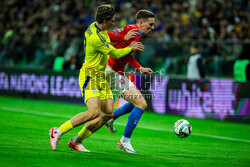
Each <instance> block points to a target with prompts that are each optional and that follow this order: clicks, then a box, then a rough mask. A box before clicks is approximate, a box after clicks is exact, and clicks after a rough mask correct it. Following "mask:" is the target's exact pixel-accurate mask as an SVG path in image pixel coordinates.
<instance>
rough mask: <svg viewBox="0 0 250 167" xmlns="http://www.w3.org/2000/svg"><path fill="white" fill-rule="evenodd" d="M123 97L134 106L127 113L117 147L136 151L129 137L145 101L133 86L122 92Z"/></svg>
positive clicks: (141, 112) (144, 106) (145, 105)
mask: <svg viewBox="0 0 250 167" xmlns="http://www.w3.org/2000/svg"><path fill="white" fill-rule="evenodd" d="M123 98H124V99H125V100H127V101H128V102H130V103H131V104H133V106H134V108H133V109H132V111H131V113H130V115H129V118H128V122H127V125H126V128H125V131H124V134H123V136H122V138H121V140H120V141H119V143H118V147H119V148H121V149H123V150H124V151H126V152H129V153H136V152H135V150H134V149H133V147H132V145H131V143H130V138H131V135H132V133H133V131H134V129H135V127H136V126H137V124H138V122H139V120H140V118H141V115H142V114H143V112H144V109H145V108H146V107H147V103H146V100H145V99H144V98H143V96H142V94H141V92H140V91H139V90H138V89H137V88H136V87H135V86H133V87H130V88H129V89H128V90H126V91H125V92H124V93H123Z"/></svg>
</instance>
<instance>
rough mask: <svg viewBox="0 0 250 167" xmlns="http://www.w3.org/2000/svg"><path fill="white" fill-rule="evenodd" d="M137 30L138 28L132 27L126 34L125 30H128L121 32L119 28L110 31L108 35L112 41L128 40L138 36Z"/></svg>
mask: <svg viewBox="0 0 250 167" xmlns="http://www.w3.org/2000/svg"><path fill="white" fill-rule="evenodd" d="M137 31H138V30H137V29H132V30H130V31H128V32H127V33H126V34H125V35H124V32H126V31H123V32H119V31H118V30H114V31H111V32H108V36H109V38H110V40H111V43H113V42H122V41H128V40H130V39H132V38H134V37H136V35H137V33H138V32H137Z"/></svg>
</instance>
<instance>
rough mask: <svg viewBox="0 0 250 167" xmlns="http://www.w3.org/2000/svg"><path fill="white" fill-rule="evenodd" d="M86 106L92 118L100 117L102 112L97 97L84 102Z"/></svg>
mask: <svg viewBox="0 0 250 167" xmlns="http://www.w3.org/2000/svg"><path fill="white" fill-rule="evenodd" d="M86 106H87V108H88V112H90V113H91V114H92V115H93V117H94V118H96V117H98V116H100V114H101V111H102V110H101V101H100V97H99V96H97V97H92V98H89V99H88V100H87V102H86Z"/></svg>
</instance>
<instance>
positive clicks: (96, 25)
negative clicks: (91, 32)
mask: <svg viewBox="0 0 250 167" xmlns="http://www.w3.org/2000/svg"><path fill="white" fill-rule="evenodd" d="M95 27H96V28H97V29H98V30H99V31H102V30H101V29H100V28H99V27H97V25H96V23H95Z"/></svg>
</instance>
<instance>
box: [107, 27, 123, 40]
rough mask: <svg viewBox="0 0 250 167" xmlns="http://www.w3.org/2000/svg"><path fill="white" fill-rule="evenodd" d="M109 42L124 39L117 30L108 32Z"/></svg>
mask: <svg viewBox="0 0 250 167" xmlns="http://www.w3.org/2000/svg"><path fill="white" fill-rule="evenodd" d="M108 35H109V38H110V40H111V43H113V42H122V41H124V35H122V34H119V33H117V30H114V31H111V32H108Z"/></svg>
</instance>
